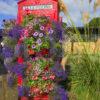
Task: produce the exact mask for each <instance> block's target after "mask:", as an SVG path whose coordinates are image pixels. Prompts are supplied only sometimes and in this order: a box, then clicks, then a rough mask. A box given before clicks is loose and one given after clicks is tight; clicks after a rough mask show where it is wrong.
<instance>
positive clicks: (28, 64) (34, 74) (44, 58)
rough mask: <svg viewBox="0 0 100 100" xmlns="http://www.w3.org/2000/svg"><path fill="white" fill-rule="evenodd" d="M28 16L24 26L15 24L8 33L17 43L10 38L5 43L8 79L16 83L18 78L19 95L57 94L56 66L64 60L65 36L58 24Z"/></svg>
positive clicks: (42, 18) (44, 18) (45, 18)
mask: <svg viewBox="0 0 100 100" xmlns="http://www.w3.org/2000/svg"><path fill="white" fill-rule="evenodd" d="M28 17H29V19H28V20H27V18H25V23H24V26H23V27H19V26H17V25H16V26H14V27H13V28H12V29H11V30H10V31H9V33H8V36H7V37H9V38H11V39H10V40H12V41H14V42H12V43H14V44H13V45H12V44H11V42H8V41H9V39H8V40H7V41H6V45H5V46H4V48H5V47H6V49H7V50H6V49H4V55H5V65H6V66H7V69H8V72H9V74H10V75H9V76H10V78H9V79H10V80H12V81H13V78H12V77H11V75H12V76H13V75H15V76H16V82H17V85H18V95H19V96H30V97H35V96H39V95H41V94H49V93H51V92H53V91H54V87H55V83H54V82H55V80H56V77H58V79H59V76H57V75H56V71H58V70H56V71H54V70H53V67H54V66H55V63H56V62H57V61H58V62H59V63H60V61H61V57H62V46H61V44H62V39H63V37H62V29H61V26H60V25H59V24H57V22H53V21H51V20H50V19H48V18H47V17H36V16H33V17H32V15H29V16H28ZM30 17H31V18H30ZM6 51H7V52H8V54H9V55H7V54H6V53H7V52H6ZM8 56H9V57H8ZM60 67H61V66H60ZM57 68H58V67H57ZM61 73H62V71H61ZM62 74H63V73H62ZM62 74H61V75H60V79H61V78H62Z"/></svg>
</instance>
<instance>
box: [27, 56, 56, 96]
mask: <svg viewBox="0 0 100 100" xmlns="http://www.w3.org/2000/svg"><path fill="white" fill-rule="evenodd" d="M28 64H29V66H28V68H27V78H26V85H28V86H29V87H30V95H31V96H34V95H35V96H36V95H40V94H44V93H49V92H51V91H52V90H53V88H54V83H53V80H54V79H55V75H54V73H53V72H52V71H51V67H53V65H54V62H53V61H52V59H50V58H49V59H45V58H43V57H37V59H36V60H35V61H34V62H33V61H30V62H28Z"/></svg>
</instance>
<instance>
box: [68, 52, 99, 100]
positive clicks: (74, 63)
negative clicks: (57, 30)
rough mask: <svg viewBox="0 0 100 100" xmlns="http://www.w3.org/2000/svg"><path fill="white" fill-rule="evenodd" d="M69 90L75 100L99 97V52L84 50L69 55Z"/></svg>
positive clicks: (90, 99) (89, 99)
mask: <svg viewBox="0 0 100 100" xmlns="http://www.w3.org/2000/svg"><path fill="white" fill-rule="evenodd" d="M70 64H71V74H70V77H69V78H70V79H71V92H73V93H75V94H76V96H77V100H99V99H100V54H98V53H96V54H93V55H90V54H88V53H86V52H85V54H84V53H83V54H81V55H78V56H72V57H70Z"/></svg>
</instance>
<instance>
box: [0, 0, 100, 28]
mask: <svg viewBox="0 0 100 100" xmlns="http://www.w3.org/2000/svg"><path fill="white" fill-rule="evenodd" d="M94 1H95V0H92V2H91V4H90V5H89V3H88V0H64V3H65V5H66V7H67V11H68V13H69V15H70V17H71V19H72V20H73V22H74V23H75V25H76V26H77V27H81V26H83V22H82V14H81V12H83V11H88V12H89V13H90V20H91V19H93V18H94V17H98V16H100V7H98V8H97V10H96V12H94V10H93V5H94ZM17 2H18V0H0V28H1V25H2V20H3V19H15V18H17ZM60 16H62V17H63V21H64V22H66V23H69V20H68V19H67V18H66V16H65V15H64V13H62V12H61V13H60Z"/></svg>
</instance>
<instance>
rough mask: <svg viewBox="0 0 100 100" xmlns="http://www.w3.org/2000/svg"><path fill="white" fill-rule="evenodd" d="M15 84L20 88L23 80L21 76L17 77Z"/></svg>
mask: <svg viewBox="0 0 100 100" xmlns="http://www.w3.org/2000/svg"><path fill="white" fill-rule="evenodd" d="M17 82H18V86H22V83H23V78H22V76H21V75H18V78H17Z"/></svg>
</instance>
